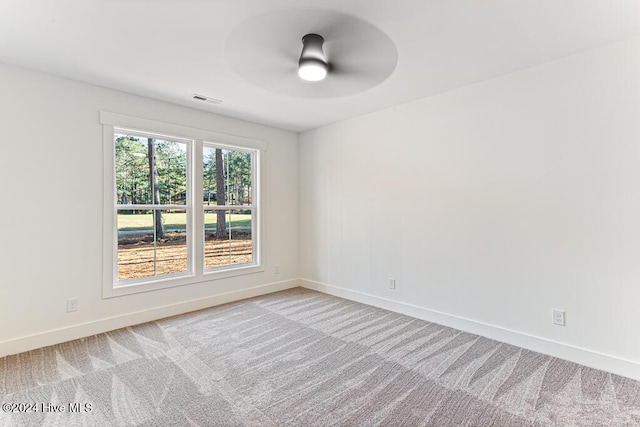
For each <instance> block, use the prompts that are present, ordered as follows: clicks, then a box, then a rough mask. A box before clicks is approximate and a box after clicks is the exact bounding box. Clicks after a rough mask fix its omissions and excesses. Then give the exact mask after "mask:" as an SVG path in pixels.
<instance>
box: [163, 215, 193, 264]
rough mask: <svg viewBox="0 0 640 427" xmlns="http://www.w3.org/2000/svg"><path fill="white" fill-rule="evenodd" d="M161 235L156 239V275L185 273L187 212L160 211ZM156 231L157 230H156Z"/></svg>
mask: <svg viewBox="0 0 640 427" xmlns="http://www.w3.org/2000/svg"><path fill="white" fill-rule="evenodd" d="M161 215H162V225H163V228H162V232H161V233H164V235H163V236H162V237H160V236H158V238H157V240H156V275H161V274H175V273H185V272H187V271H188V268H187V233H186V224H187V213H186V212H185V211H162V214H161ZM156 233H158V231H156Z"/></svg>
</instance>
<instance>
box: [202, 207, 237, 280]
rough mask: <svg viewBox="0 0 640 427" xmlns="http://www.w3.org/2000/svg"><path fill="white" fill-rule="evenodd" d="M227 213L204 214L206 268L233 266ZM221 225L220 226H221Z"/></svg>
mask: <svg viewBox="0 0 640 427" xmlns="http://www.w3.org/2000/svg"><path fill="white" fill-rule="evenodd" d="M226 217H227V215H226V211H222V210H221V211H205V212H204V268H205V269H209V268H215V267H223V266H225V265H230V264H231V259H230V253H229V227H228V223H227V218H226ZM219 225H220V226H219Z"/></svg>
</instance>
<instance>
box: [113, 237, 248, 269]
mask: <svg viewBox="0 0 640 427" xmlns="http://www.w3.org/2000/svg"><path fill="white" fill-rule="evenodd" d="M252 250H253V245H252V242H251V233H250V232H237V231H236V232H234V234H233V236H232V239H231V240H229V239H228V238H227V239H217V238H215V237H214V236H213V234H209V233H207V235H206V238H205V268H207V269H209V268H214V267H222V266H225V265H233V264H246V263H250V262H251V261H252V260H253V254H252ZM154 259H155V262H154ZM154 266H155V274H154ZM186 271H187V241H186V236H185V234H184V233H166V235H165V238H164V239H159V240H158V242H157V243H156V247H155V257H154V245H153V235H152V234H140V233H138V234H131V235H122V236H118V280H128V279H138V278H143V277H152V276H154V275H155V276H160V275H164V274H173V273H184V272H186Z"/></svg>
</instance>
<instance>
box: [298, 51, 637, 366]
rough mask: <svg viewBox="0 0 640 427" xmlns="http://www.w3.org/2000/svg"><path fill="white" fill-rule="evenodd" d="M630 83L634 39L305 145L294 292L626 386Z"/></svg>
mask: <svg viewBox="0 0 640 427" xmlns="http://www.w3.org/2000/svg"><path fill="white" fill-rule="evenodd" d="M638 76H640V39H633V40H628V41H625V42H621V43H617V44H614V45H609V46H606V47H603V48H600V49H596V50H592V51H589V52H586V53H583V54H580V55H575V56H572V57H568V58H565V59H563V60H559V61H555V62H552V63H548V64H544V65H541V66H538V67H534V68H530V69H526V70H523V71H520V72H516V73H513V74H509V75H506V76H503V77H500V78H496V79H492V80H489V81H485V82H482V83H479V84H475V85H472V86H468V87H464V88H461V89H459V90H455V91H451V92H448V93H443V94H440V95H438V96H434V97H430V98H425V99H421V100H417V101H414V102H411V103H408V104H405V105H401V106H398V107H395V108H390V109H386V110H383V111H379V112H377V113H373V114H368V115H366V116H362V117H359V118H355V119H352V120H348V121H344V122H340V123H337V124H334V125H330V126H326V127H323V128H320V129H317V130H314V131H310V132H306V133H303V134H302V135H301V137H300V144H301V145H300V173H301V184H300V197H301V210H300V220H301V246H300V248H301V251H302V252H301V276H302V277H303V278H305V279H307V280H308V282H307V286H309V287H315V288H317V289H322V290H325V291H328V292H332V293H336V294H340V295H344V296H347V297H350V298H354V299H360V300H363V301H368V302H370V303H374V304H378V305H381V306H387V307H390V308H394V307H395V308H397V309H398V310H400V311H403V310H404V311H407V312H413V313H418V314H419V313H422V315H423V317H425V318H432V319H435V320H440V321H442V322H443V323H448V324H450V325H453V326H457V327H460V328H463V329H467V330H471V331H472V332H480V333H483V334H485V335H489V336H493V337H496V338H500V339H503V340H506V341H510V342H513V343H516V344H520V345H524V346H528V347H533V348H534V349H536V350H540V351H543V352H546V353H551V354H554V355H556V356H560V357H565V358H569V359H573V360H575V361H578V362H583V363H587V364H590V365H592V366H593V365H597V366H596V367H601V368H605V369H609V370H612V371H617V372H618V373H622V374H624V375H628V376H633V377H640V369H638V368H640V330H639V327H640V83H639V82H640V79H639V77H638ZM389 277H395V278H397V279H398V289H397V290H395V291H392V290H389V289H388V286H387V279H388V278H389ZM552 308H559V309H563V310H566V313H567V314H566V316H567V326H566V327H564V328H562V327H558V326H553V325H551V310H552ZM510 331H511V332H510ZM514 332H515V333H514ZM536 337H537V338H536ZM558 343H559V344H558ZM603 355H604V356H603ZM624 360H626V361H627V362H625V361H624ZM628 362H631V363H628Z"/></svg>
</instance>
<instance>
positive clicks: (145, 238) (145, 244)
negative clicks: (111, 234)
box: [118, 211, 155, 281]
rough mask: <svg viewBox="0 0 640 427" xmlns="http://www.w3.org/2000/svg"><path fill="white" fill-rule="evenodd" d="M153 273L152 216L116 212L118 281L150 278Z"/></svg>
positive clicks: (130, 212)
mask: <svg viewBox="0 0 640 427" xmlns="http://www.w3.org/2000/svg"><path fill="white" fill-rule="evenodd" d="M154 272H155V251H154V245H153V215H152V214H150V213H139V212H138V211H120V212H118V280H119V281H122V280H128V279H139V278H143V277H150V276H153V275H154Z"/></svg>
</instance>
